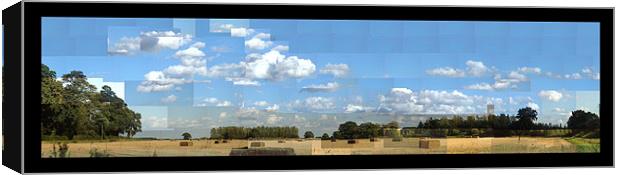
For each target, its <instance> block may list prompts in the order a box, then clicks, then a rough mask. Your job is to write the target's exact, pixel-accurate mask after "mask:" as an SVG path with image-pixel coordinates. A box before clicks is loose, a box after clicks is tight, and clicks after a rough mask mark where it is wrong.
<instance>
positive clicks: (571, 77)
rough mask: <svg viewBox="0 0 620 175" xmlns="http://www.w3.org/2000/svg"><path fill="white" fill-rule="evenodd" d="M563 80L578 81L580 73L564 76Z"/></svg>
mask: <svg viewBox="0 0 620 175" xmlns="http://www.w3.org/2000/svg"><path fill="white" fill-rule="evenodd" d="M564 78H566V79H573V80H579V79H581V74H580V73H572V74H565V75H564Z"/></svg>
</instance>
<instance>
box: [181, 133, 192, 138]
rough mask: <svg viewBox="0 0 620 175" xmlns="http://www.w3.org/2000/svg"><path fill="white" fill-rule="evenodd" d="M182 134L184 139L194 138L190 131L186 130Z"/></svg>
mask: <svg viewBox="0 0 620 175" xmlns="http://www.w3.org/2000/svg"><path fill="white" fill-rule="evenodd" d="M181 136H183V140H190V139H192V134H190V133H188V132H184V133H183V134H181Z"/></svg>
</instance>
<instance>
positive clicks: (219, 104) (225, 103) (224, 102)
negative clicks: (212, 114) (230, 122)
mask: <svg viewBox="0 0 620 175" xmlns="http://www.w3.org/2000/svg"><path fill="white" fill-rule="evenodd" d="M215 106H217V107H229V106H232V103H230V101H221V102H219V103H217V104H216V105H215Z"/></svg>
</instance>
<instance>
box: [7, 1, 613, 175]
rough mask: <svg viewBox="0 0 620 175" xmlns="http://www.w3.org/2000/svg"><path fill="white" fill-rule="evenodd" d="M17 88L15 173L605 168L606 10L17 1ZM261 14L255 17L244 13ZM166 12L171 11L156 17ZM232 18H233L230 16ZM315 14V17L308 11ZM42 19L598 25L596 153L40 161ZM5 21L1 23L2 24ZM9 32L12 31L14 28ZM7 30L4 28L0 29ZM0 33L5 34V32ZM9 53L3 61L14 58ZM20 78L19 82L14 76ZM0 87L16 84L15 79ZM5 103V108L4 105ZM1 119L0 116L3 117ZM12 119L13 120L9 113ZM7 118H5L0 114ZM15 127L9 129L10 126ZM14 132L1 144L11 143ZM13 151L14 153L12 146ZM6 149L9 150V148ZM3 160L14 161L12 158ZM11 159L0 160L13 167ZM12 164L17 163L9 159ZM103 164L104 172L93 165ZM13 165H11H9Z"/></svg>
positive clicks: (609, 36)
mask: <svg viewBox="0 0 620 175" xmlns="http://www.w3.org/2000/svg"><path fill="white" fill-rule="evenodd" d="M20 7H21V10H22V11H23V49H24V51H23V59H24V60H23V64H24V66H23V73H24V74H23V78H24V82H23V87H21V86H13V87H7V89H6V92H7V94H11V93H13V92H15V94H14V95H7V96H6V97H5V100H4V101H3V102H5V103H3V105H5V106H4V107H5V109H7V107H11V109H14V110H9V111H7V113H8V112H11V111H13V112H15V111H16V110H17V109H18V108H19V107H17V106H15V105H14V104H7V103H12V102H18V101H17V100H20V98H19V97H18V96H17V94H18V93H17V92H21V88H23V92H24V97H23V101H24V102H23V104H24V107H25V109H24V110H23V112H24V113H23V116H25V119H24V120H23V123H20V124H23V130H24V135H23V136H22V137H21V139H23V142H24V145H23V152H24V153H23V157H20V158H23V169H21V170H22V172H24V173H41V172H137V171H220V170H224V171H225V170H309V169H394V168H399V169H409V168H474V167H475V168H483V167H567V166H580V167H585V166H588V167H590V166H613V165H614V162H613V152H614V150H613V103H614V101H613V93H614V92H613V89H612V88H613V62H614V61H613V59H614V56H613V44H614V43H613V12H614V11H613V9H611V8H609V9H605V8H532V7H529V8H512V7H511V8H505V7H431V6H426V7H419V6H370V5H364V6H351V5H346V6H345V5H342V6H341V5H284V4H281V5H280V4H278V5H276V4H268V5H267V4H252V5H249V4H246V5H239V4H198V3H185V4H182V3H171V4H166V3H62V2H24V3H21V5H20ZM259 10H260V11H261V13H252V12H257V11H259ZM161 11H168V12H174V13H160V12H161ZM231 12H234V13H231ZM316 12H320V13H316ZM42 17H128V18H164V17H166V18H250V19H352V20H355V19H373V20H437V21H544V22H551V21H554V22H598V23H600V46H601V47H600V63H601V66H600V67H601V79H600V92H601V97H600V100H601V103H600V115H601V116H603V117H601V129H600V131H601V133H600V137H601V141H600V143H601V149H600V153H536V154H534V153H532V154H440V155H363V156H362V155H347V156H269V157H252V156H248V157H130V158H129V157H128V158H68V159H44V158H41V154H40V150H41V135H40V118H39V117H37V116H40V114H39V111H40V110H39V109H40V106H41V103H40V100H41V99H40V97H41V96H40V92H41V89H40V88H41V86H40V83H41V77H40V74H39V71H40V69H39V66H40V64H41V18H42ZM4 21H9V20H4ZM14 26H15V25H14ZM6 30H9V29H6ZM5 32H7V31H5ZM11 35H12V34H5V36H7V37H6V40H7V42H5V43H10V44H6V45H5V47H8V49H6V48H5V50H6V52H7V53H6V54H11V53H13V52H16V51H17V48H11V47H14V46H11V44H13V43H15V42H17V40H19V41H22V40H21V39H20V38H17V37H11ZM15 57H16V56H15V55H13V56H11V57H10V58H11V59H14V58H15ZM5 63H6V66H7V67H9V68H6V69H5V70H6V71H7V72H6V73H5V76H6V77H8V76H11V77H13V76H16V75H20V70H19V68H13V66H17V65H18V64H17V63H13V62H9V61H7V62H5ZM18 78H21V77H18ZM6 81H13V82H18V79H9V80H6ZM9 105H12V106H9ZM3 115H4V114H3ZM12 115H15V114H12ZM5 116H7V115H5ZM5 122H8V123H7V124H5V127H6V130H12V131H17V130H19V129H16V128H17V127H20V126H21V125H18V123H17V120H13V121H9V120H7V121H5ZM13 125H15V126H13ZM16 134H17V133H14V135H11V136H12V137H11V138H9V137H8V136H9V135H10V134H6V135H7V137H6V138H7V139H15V138H16V137H17V136H16ZM15 149H16V148H15ZM15 149H11V150H13V151H14V150H15ZM4 155H5V156H11V157H15V156H16V152H13V153H10V154H7V152H5V153H4ZM14 159H16V158H11V159H6V158H5V160H11V161H13V160H14ZM15 161H17V160H15ZM100 165H105V166H100ZM11 166H15V165H11Z"/></svg>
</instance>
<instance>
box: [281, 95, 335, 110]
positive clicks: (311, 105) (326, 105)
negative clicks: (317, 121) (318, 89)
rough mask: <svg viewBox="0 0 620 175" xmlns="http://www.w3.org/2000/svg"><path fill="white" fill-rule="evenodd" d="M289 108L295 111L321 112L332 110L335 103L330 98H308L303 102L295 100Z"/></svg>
mask: <svg viewBox="0 0 620 175" xmlns="http://www.w3.org/2000/svg"><path fill="white" fill-rule="evenodd" d="M291 106H292V107H293V108H295V109H296V110H297V111H322V110H329V109H334V108H335V107H336V103H335V102H334V99H332V98H325V97H308V98H306V99H305V100H295V101H294V102H293V103H292V104H291Z"/></svg>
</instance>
